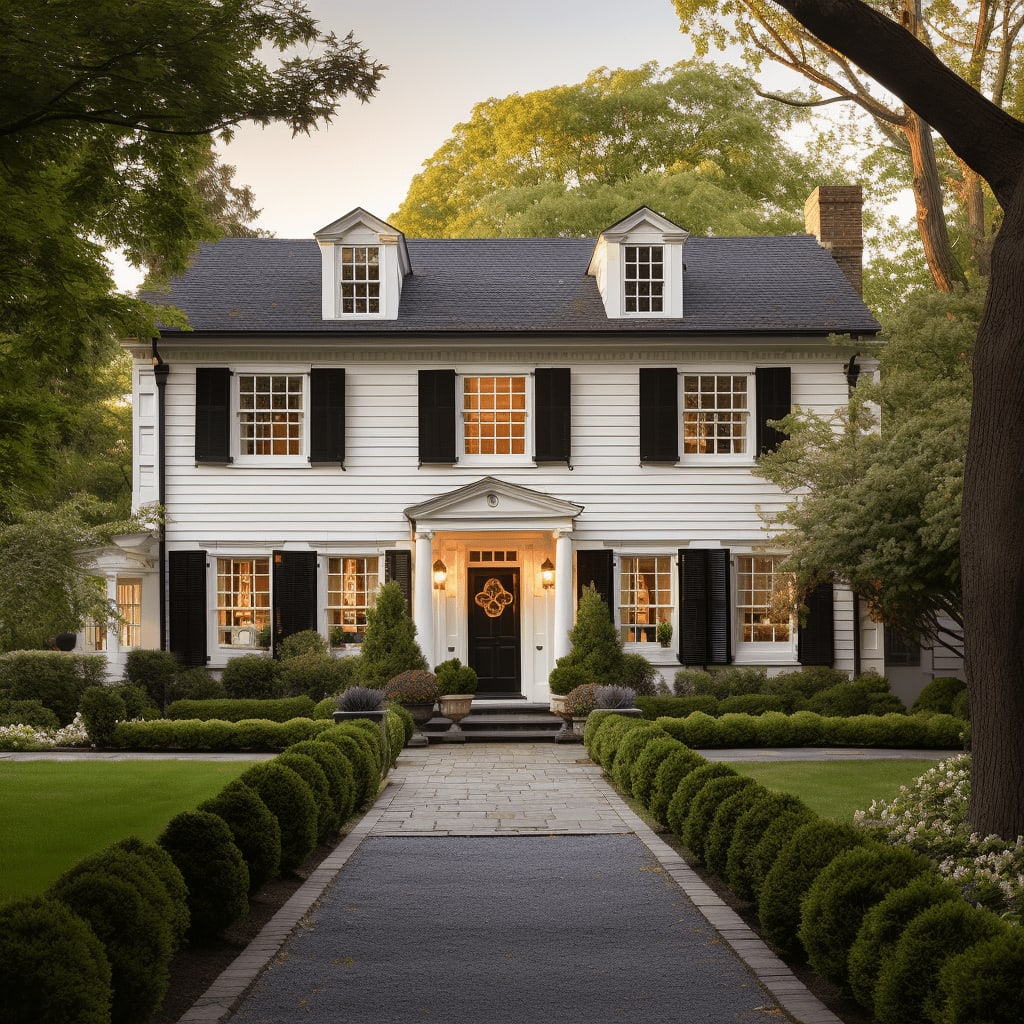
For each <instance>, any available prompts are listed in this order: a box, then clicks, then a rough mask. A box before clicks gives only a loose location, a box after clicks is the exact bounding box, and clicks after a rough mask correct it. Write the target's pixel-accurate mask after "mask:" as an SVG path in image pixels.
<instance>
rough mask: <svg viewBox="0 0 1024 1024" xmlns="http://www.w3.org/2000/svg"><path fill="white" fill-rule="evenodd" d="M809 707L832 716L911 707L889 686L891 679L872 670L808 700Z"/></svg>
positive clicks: (837, 716) (904, 710)
mask: <svg viewBox="0 0 1024 1024" xmlns="http://www.w3.org/2000/svg"><path fill="white" fill-rule="evenodd" d="M807 707H808V709H809V710H810V711H816V712H817V713H818V714H819V715H824V716H825V717H828V718H850V717H852V716H854V715H886V714H889V713H891V712H896V713H897V714H900V713H904V714H905V713H906V710H907V709H906V708H905V707H904V705H903V701H901V700H900V699H899V697H897V696H896V694H894V693H893V692H892V691H891V690H890V689H889V681H888V680H887V679H886V678H885V677H884V676H879V675H874V674H871V673H867V674H865V675H862V676H858V677H857V678H856V679H851V680H850V681H849V682H847V683H839V684H838V685H837V686H832V687H829V689H827V690H822V691H820V692H819V693H816V694H815V695H814V696H813V697H811V698H810V700H808V702H807Z"/></svg>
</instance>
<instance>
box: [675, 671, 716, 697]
mask: <svg viewBox="0 0 1024 1024" xmlns="http://www.w3.org/2000/svg"><path fill="white" fill-rule="evenodd" d="M712 681H713V677H712V675H711V673H710V672H706V671H704V670H703V669H699V668H681V669H679V671H678V672H676V674H675V678H674V679H673V682H672V692H673V694H675V696H677V697H692V696H693V695H694V694H696V693H697V692H698V690H697V688H698V686H699V687H700V692H701V693H702V694H707V693H708V687H709V686H710V685H711V683H712Z"/></svg>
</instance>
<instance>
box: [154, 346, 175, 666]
mask: <svg viewBox="0 0 1024 1024" xmlns="http://www.w3.org/2000/svg"><path fill="white" fill-rule="evenodd" d="M157 341H159V338H153V339H152V346H153V378H154V380H155V381H156V394H157V402H156V408H157V414H156V415H157V470H156V472H157V501H158V502H159V504H160V510H161V514H160V552H159V555H158V556H157V558H158V561H159V565H158V578H159V586H160V650H161V651H166V650H167V528H166V526H165V513H164V510H165V506H166V497H167V494H166V464H165V463H166V458H165V452H166V446H165V445H164V420H165V409H166V394H167V375H168V373H170V370H171V368H170V366H168V365H167V363H165V362H164V361H163V359H162V358H161V356H160V351H159V349H157Z"/></svg>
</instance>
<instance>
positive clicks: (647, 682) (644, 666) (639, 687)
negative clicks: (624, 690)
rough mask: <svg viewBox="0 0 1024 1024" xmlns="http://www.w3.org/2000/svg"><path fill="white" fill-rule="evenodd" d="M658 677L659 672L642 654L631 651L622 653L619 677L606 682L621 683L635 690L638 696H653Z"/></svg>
mask: <svg viewBox="0 0 1024 1024" xmlns="http://www.w3.org/2000/svg"><path fill="white" fill-rule="evenodd" d="M660 679H661V673H660V672H659V671H658V670H657V669H656V668H655V667H654V666H653V665H652V664H651V663H650V662H649V661H648V660H647V659H646V658H645V657H644V656H643V655H642V654H640V653H639V652H638V651H631V652H629V653H628V654H623V655H622V668H621V669H620V670H619V678H618V679H615V680H608V682H610V683H621V684H622V685H623V686H628V687H629V688H630V689H631V690H635V691H636V692H637V693H638V694H639V695H640V696H643V697H653V696H654V694H655V687H656V686H657V684H658V681H659V680H660Z"/></svg>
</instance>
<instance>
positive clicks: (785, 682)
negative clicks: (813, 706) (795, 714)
mask: <svg viewBox="0 0 1024 1024" xmlns="http://www.w3.org/2000/svg"><path fill="white" fill-rule="evenodd" d="M847 682H849V677H848V676H847V674H846V673H845V672H843V671H842V670H841V669H837V668H829V667H827V666H826V665H814V666H809V667H807V668H804V669H800V670H799V671H796V672H780V673H779V674H778V675H776V676H769V677H768V678H767V679H766V680H765V684H764V692H765V693H773V694H777V695H778V696H780V697H782V698H783V700H784V701H786V703H787V704H792V705H793V706H792V707H791V708H790V709H789V710H791V711H799V710H800V707H801V705H802V704H803V702H805V701H806V700H807V699H808V698H810V697H813V696H814V695H815V694H816V693H821V691H822V690H828V689H830V688H831V687H833V686H839V685H840V684H841V683H847Z"/></svg>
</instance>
